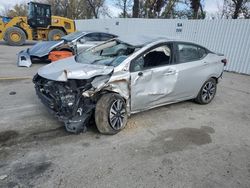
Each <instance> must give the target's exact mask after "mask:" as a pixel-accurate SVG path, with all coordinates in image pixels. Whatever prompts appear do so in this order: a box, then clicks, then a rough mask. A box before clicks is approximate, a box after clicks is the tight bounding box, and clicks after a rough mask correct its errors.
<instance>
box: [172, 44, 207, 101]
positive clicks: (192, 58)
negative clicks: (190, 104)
mask: <svg viewBox="0 0 250 188" xmlns="http://www.w3.org/2000/svg"><path fill="white" fill-rule="evenodd" d="M174 47H175V53H176V57H177V58H176V61H175V63H174V64H173V65H172V66H173V68H174V69H176V70H178V80H177V81H176V85H175V90H174V92H172V93H171V95H170V96H169V98H170V99H171V100H172V101H181V100H186V99H191V98H195V97H196V95H197V94H198V92H199V90H200V88H201V86H202V84H203V83H204V82H205V81H206V79H207V76H208V67H209V65H210V64H211V62H210V61H209V58H207V54H208V53H207V50H206V49H205V48H203V47H200V46H198V45H195V44H192V43H181V42H177V43H175V44H174Z"/></svg>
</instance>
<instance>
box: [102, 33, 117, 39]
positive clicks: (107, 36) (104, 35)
mask: <svg viewBox="0 0 250 188" xmlns="http://www.w3.org/2000/svg"><path fill="white" fill-rule="evenodd" d="M100 36H101V37H100V40H101V41H106V40H110V39H112V38H114V36H113V35H110V34H107V33H100Z"/></svg>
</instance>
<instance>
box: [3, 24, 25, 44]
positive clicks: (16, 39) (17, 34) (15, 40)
mask: <svg viewBox="0 0 250 188" xmlns="http://www.w3.org/2000/svg"><path fill="white" fill-rule="evenodd" d="M4 40H5V41H6V42H7V43H8V44H9V45H11V46H22V45H23V44H24V43H25V41H26V35H25V33H24V31H23V30H22V29H20V28H18V27H10V28H8V29H7V30H6V32H5V35H4Z"/></svg>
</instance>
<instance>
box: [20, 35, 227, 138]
mask: <svg viewBox="0 0 250 188" xmlns="http://www.w3.org/2000/svg"><path fill="white" fill-rule="evenodd" d="M102 37H103V38H102ZM60 50H63V51H66V50H68V51H70V52H72V56H70V57H67V58H64V59H59V60H58V61H56V62H54V63H50V64H48V65H45V66H43V67H41V68H40V69H39V70H38V73H37V74H36V75H35V76H34V78H33V82H34V84H35V90H36V93H37V95H38V97H39V98H40V99H41V101H42V102H43V103H44V104H45V106H47V107H48V109H49V110H50V111H51V112H52V113H53V114H54V115H55V116H56V117H57V118H58V119H59V120H60V121H62V122H64V124H65V127H66V130H67V131H69V132H73V133H78V132H81V131H86V127H87V126H88V124H89V121H90V119H91V118H93V119H94V120H95V123H96V126H97V128H98V130H99V131H100V132H101V133H103V134H116V133H118V132H119V131H121V130H122V129H123V128H124V127H125V126H126V123H127V120H128V117H129V116H130V115H131V114H134V113H138V112H141V111H144V110H148V109H151V108H155V107H158V106H162V105H166V104H171V103H176V102H179V101H184V100H189V99H194V100H195V101H196V102H197V103H199V104H208V103H210V102H211V101H212V100H213V98H214V96H215V94H216V89H217V83H218V82H219V80H220V78H221V77H222V74H223V69H224V68H223V67H224V66H225V65H226V63H227V60H226V59H225V57H224V56H223V55H221V54H216V53H214V52H212V51H210V50H208V49H207V48H205V47H203V46H200V45H197V44H194V43H190V42H185V41H176V40H169V39H167V38H162V37H161V38H157V37H153V36H119V37H118V36H116V35H113V34H106V33H99V32H76V33H73V34H70V35H67V36H65V37H63V38H62V40H60V41H52V42H42V43H38V44H36V45H34V46H33V47H31V48H30V49H28V50H26V51H23V52H21V53H20V54H19V61H18V65H19V66H30V65H31V62H32V61H33V59H35V58H38V59H39V58H40V59H39V60H40V61H47V60H48V57H49V53H51V52H53V51H60Z"/></svg>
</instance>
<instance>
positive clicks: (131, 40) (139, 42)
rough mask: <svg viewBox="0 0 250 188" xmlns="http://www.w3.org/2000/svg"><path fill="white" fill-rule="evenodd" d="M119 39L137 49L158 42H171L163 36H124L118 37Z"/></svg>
mask: <svg viewBox="0 0 250 188" xmlns="http://www.w3.org/2000/svg"><path fill="white" fill-rule="evenodd" d="M117 39H118V40H119V41H121V42H124V43H126V44H128V45H130V46H135V47H141V46H144V45H146V44H149V43H151V42H154V41H157V40H167V41H168V40H170V38H167V37H165V36H162V35H123V36H119V37H117Z"/></svg>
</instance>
